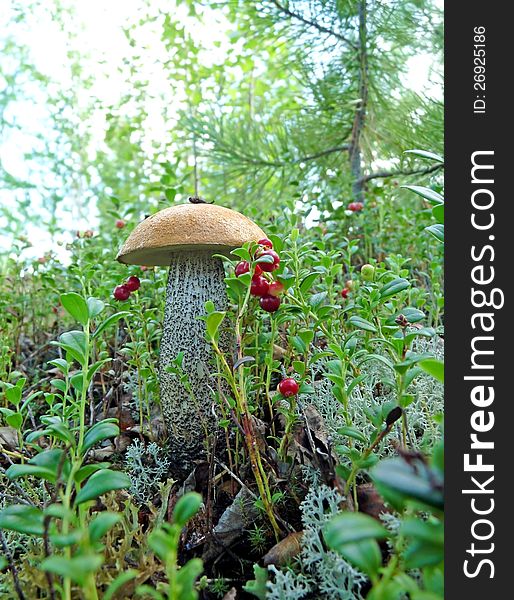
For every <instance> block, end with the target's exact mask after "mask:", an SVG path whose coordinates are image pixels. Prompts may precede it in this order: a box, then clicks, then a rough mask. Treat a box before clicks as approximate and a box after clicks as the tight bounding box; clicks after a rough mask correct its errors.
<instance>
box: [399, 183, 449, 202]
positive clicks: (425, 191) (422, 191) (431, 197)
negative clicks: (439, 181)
mask: <svg viewBox="0 0 514 600" xmlns="http://www.w3.org/2000/svg"><path fill="white" fill-rule="evenodd" d="M401 187H402V188H404V189H406V190H410V191H411V192H414V193H415V194H417V195H418V196H421V197H422V198H424V199H425V200H428V202H430V204H441V203H443V202H444V198H443V197H442V196H441V194H439V193H438V192H435V191H434V190H432V189H430V188H427V187H422V186H420V185H402V186H401Z"/></svg>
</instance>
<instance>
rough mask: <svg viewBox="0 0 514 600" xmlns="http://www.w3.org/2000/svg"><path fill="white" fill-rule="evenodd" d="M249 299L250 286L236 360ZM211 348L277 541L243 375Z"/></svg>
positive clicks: (238, 326) (238, 329) (238, 328)
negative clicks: (231, 397)
mask: <svg viewBox="0 0 514 600" xmlns="http://www.w3.org/2000/svg"><path fill="white" fill-rule="evenodd" d="M249 299H250V286H248V289H247V291H246V295H245V298H244V300H243V303H242V305H241V308H240V309H239V311H238V314H237V317H236V324H235V336H236V345H237V358H238V360H239V359H241V358H242V357H243V350H242V338H241V322H242V318H243V314H244V312H245V311H246V308H247V306H248V301H249ZM211 342H212V345H213V348H214V351H215V353H216V354H217V356H218V357H219V359H220V361H221V365H222V367H223V370H224V371H225V376H226V379H227V381H228V383H229V385H230V387H231V388H232V392H233V393H234V397H235V400H236V404H237V408H238V412H239V415H240V418H241V421H242V428H243V431H244V437H245V442H246V448H247V451H248V457H249V459H250V465H251V468H252V472H253V475H254V478H255V482H256V484H257V488H258V490H259V494H260V496H261V499H262V502H263V504H264V508H265V511H266V514H267V515H268V518H269V520H270V523H271V526H272V527H273V531H274V533H275V537H276V539H277V541H278V540H279V539H280V533H281V531H280V528H279V526H278V523H277V520H276V517H275V513H274V512H273V502H272V498H271V491H270V488H269V482H268V478H267V475H266V471H265V470H264V467H263V465H262V461H261V456H260V452H259V448H258V445H257V437H256V435H255V429H254V427H253V422H252V418H251V415H250V411H249V409H248V402H247V399H246V387H245V382H244V377H243V370H242V368H241V369H240V370H239V374H238V378H237V380H236V377H235V376H234V373H233V369H232V368H231V367H230V365H229V364H228V363H227V359H226V358H225V356H224V354H223V352H221V350H220V348H219V346H218V344H217V342H216V340H215V339H211Z"/></svg>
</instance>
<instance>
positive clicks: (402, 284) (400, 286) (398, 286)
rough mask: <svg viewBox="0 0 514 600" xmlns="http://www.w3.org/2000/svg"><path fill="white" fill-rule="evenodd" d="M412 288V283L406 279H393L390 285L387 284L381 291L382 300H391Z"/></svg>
mask: <svg viewBox="0 0 514 600" xmlns="http://www.w3.org/2000/svg"><path fill="white" fill-rule="evenodd" d="M409 287H410V283H409V282H408V281H407V280H406V279H404V278H403V277H397V278H396V279H393V280H392V281H390V282H389V283H386V284H385V285H384V286H383V287H382V289H381V290H380V292H379V294H380V298H381V299H382V300H383V299H384V298H389V297H390V296H393V295H394V294H397V293H398V292H402V291H403V290H406V289H407V288H409Z"/></svg>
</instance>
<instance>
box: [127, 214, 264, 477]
mask: <svg viewBox="0 0 514 600" xmlns="http://www.w3.org/2000/svg"><path fill="white" fill-rule="evenodd" d="M263 237H265V236H264V232H263V231H262V230H261V229H260V228H259V227H257V225H255V223H253V222H252V221H251V220H250V219H248V218H247V217H245V216H244V215H242V214H240V213H238V212H235V211H233V210H230V209H228V208H224V207H222V206H217V205H215V204H207V203H198V204H180V205H176V206H172V207H170V208H165V209H164V210H161V211H160V212H158V213H155V214H154V215H152V216H150V217H148V218H147V219H145V220H144V221H143V222H141V223H140V224H139V225H138V226H137V227H136V228H135V229H134V231H133V232H132V233H131V234H130V236H129V237H128V239H127V240H126V242H125V244H124V245H123V247H122V248H121V250H120V252H119V253H118V256H117V260H119V261H120V262H122V263H127V264H136V265H145V266H169V276H168V284H167V288H166V305H165V313H164V323H163V333H162V339H161V347H160V352H159V382H160V397H161V408H162V413H163V417H164V421H165V425H166V428H167V430H168V434H169V439H170V458H171V463H172V470H173V471H174V472H175V473H177V474H185V473H187V471H188V470H189V469H190V468H191V467H192V466H193V464H194V462H196V461H197V460H199V459H202V458H204V457H205V442H206V440H205V437H206V434H207V435H211V434H212V433H213V432H214V431H215V430H216V416H215V414H214V411H213V405H215V400H214V396H213V390H215V389H216V380H215V379H213V378H212V377H211V374H212V373H213V371H214V360H213V359H214V356H213V351H212V348H211V345H210V344H209V343H208V342H207V341H206V337H205V323H204V321H203V320H201V319H199V317H201V316H203V315H204V314H205V303H206V302H207V301H208V300H211V301H212V302H213V303H214V305H215V307H216V310H221V311H223V310H226V308H227V295H226V287H225V281H224V277H225V271H224V266H223V261H222V260H221V259H220V258H217V257H214V256H213V255H214V254H228V253H229V252H230V251H231V250H233V249H234V248H238V247H240V246H242V245H243V244H244V243H245V242H249V241H257V240H259V239H261V238H263ZM219 345H220V348H221V349H222V350H223V351H225V352H228V353H229V354H230V353H232V352H233V348H231V345H232V341H231V338H230V335H225V336H220V342H219ZM179 353H183V362H182V369H183V372H184V373H185V374H186V375H187V379H188V386H187V387H189V390H188V389H186V387H184V385H183V384H182V383H181V382H180V379H179V377H177V376H176V375H175V374H173V373H170V372H169V370H168V369H167V367H169V366H170V365H171V364H172V362H173V361H174V360H175V359H176V358H177V356H178V355H179Z"/></svg>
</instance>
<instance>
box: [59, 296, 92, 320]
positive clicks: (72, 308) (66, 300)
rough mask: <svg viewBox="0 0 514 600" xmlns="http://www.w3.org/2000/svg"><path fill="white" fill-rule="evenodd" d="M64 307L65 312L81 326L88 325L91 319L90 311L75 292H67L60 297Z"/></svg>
mask: <svg viewBox="0 0 514 600" xmlns="http://www.w3.org/2000/svg"><path fill="white" fill-rule="evenodd" d="M59 299H60V301H61V304H62V306H63V307H64V308H65V310H66V311H67V312H68V313H69V314H70V315H71V316H72V317H73V318H74V319H75V320H76V321H78V322H79V323H80V324H81V325H86V324H87V322H88V319H89V310H88V307H87V303H86V301H85V300H84V298H82V296H80V295H79V294H76V293H75V292H67V293H65V294H61V295H60V296H59Z"/></svg>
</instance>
